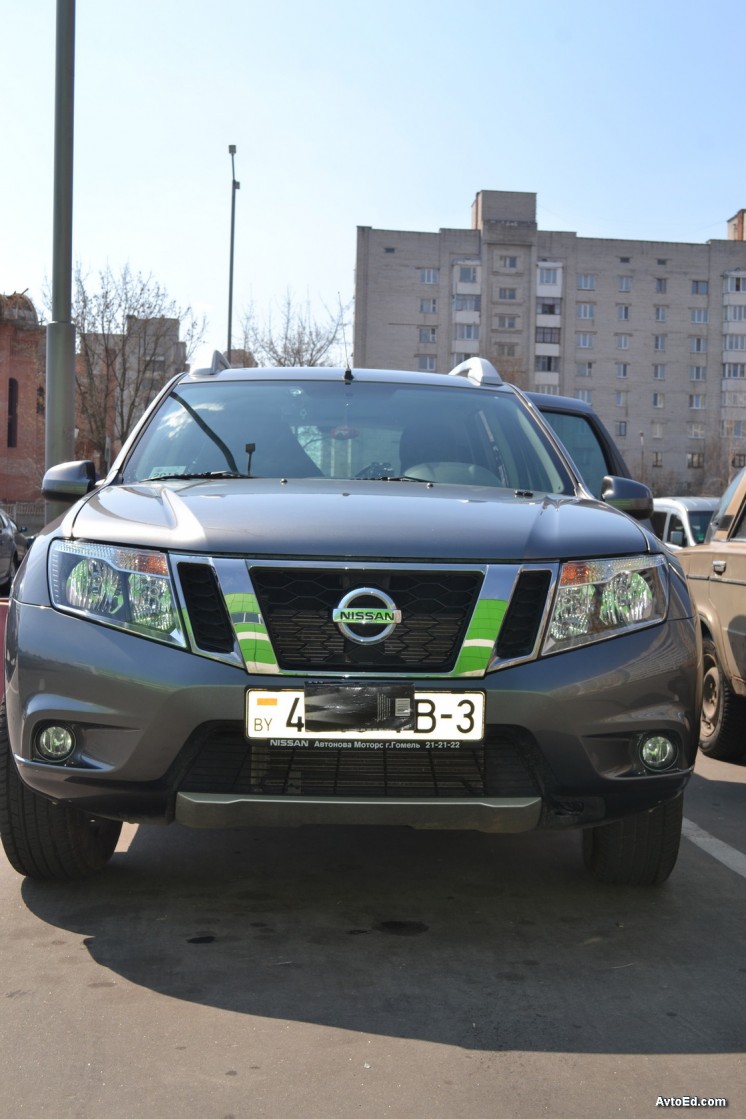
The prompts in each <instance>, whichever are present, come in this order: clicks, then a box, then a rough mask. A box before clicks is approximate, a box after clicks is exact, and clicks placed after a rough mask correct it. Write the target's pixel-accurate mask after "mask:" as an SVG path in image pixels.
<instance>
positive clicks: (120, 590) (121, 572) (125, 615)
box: [49, 540, 186, 646]
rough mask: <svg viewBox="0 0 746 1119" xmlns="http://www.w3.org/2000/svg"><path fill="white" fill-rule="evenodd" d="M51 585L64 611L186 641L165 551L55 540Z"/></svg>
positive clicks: (164, 638) (179, 642) (172, 640)
mask: <svg viewBox="0 0 746 1119" xmlns="http://www.w3.org/2000/svg"><path fill="white" fill-rule="evenodd" d="M49 584H50V589H51V594H52V602H53V603H54V605H55V606H56V607H57V609H58V610H65V611H67V612H69V613H72V614H81V615H84V616H85V617H87V618H92V619H94V620H95V621H97V622H105V623H106V624H107V625H110V626H118V627H119V628H120V629H126V630H129V631H130V632H132V633H138V634H141V635H142V636H144V637H152V638H155V640H156V641H166V642H168V643H169V644H170V645H180V646H184V645H185V644H186V643H185V640H184V634H183V631H182V627H181V620H180V618H179V612H178V609H177V607H176V595H175V594H174V589H173V584H172V582H171V575H170V573H169V569H168V559H167V557H166V556H165V554H164V553H163V552H149V551H144V550H143V551H140V550H139V549H136V548H122V547H112V546H110V545H108V544H78V543H73V542H71V541H67V540H55V541H54V543H53V544H52V546H51V548H50V550H49Z"/></svg>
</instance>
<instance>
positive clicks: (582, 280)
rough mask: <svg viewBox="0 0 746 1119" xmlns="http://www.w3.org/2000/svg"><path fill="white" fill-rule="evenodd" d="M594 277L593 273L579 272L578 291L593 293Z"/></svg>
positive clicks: (594, 288) (594, 287)
mask: <svg viewBox="0 0 746 1119" xmlns="http://www.w3.org/2000/svg"><path fill="white" fill-rule="evenodd" d="M595 290H596V276H595V274H594V273H593V272H580V273H579V274H578V291H595Z"/></svg>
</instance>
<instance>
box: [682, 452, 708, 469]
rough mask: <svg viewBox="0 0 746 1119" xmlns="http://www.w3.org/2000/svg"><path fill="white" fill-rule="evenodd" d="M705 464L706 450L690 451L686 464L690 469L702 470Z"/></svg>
mask: <svg viewBox="0 0 746 1119" xmlns="http://www.w3.org/2000/svg"><path fill="white" fill-rule="evenodd" d="M704 464H705V456H704V451H688V452H687V456H686V465H687V468H688V469H689V470H701V469H702V467H703V466H704Z"/></svg>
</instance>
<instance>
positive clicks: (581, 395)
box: [575, 389, 593, 404]
mask: <svg viewBox="0 0 746 1119" xmlns="http://www.w3.org/2000/svg"><path fill="white" fill-rule="evenodd" d="M592 397H593V390H592V389H576V390H575V399H576V400H584V401H585V403H586V404H592V403H593V400H592Z"/></svg>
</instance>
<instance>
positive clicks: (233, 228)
mask: <svg viewBox="0 0 746 1119" xmlns="http://www.w3.org/2000/svg"><path fill="white" fill-rule="evenodd" d="M228 154H229V155H230V157H231V178H232V180H233V181H232V183H231V252H230V270H229V273H228V351H227V353H226V355H225V356H226V357H227V359H228V364H229V365H230V364H231V356H232V353H233V244H234V241H235V236H236V191H237V190H239V189H240V187H241V184H240V183H238V182H236V145H235V144H229V145H228Z"/></svg>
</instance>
